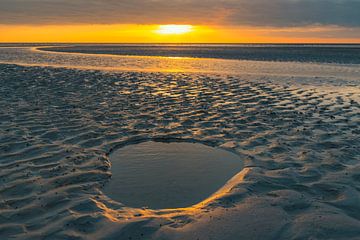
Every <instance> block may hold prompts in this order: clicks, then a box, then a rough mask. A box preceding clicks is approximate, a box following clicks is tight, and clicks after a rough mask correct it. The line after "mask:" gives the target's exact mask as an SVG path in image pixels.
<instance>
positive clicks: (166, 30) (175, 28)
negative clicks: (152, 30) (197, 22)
mask: <svg viewBox="0 0 360 240" xmlns="http://www.w3.org/2000/svg"><path fill="white" fill-rule="evenodd" d="M192 31H193V26H191V25H175V24H171V25H160V26H159V28H158V29H157V30H156V33H158V34H177V35H179V34H185V33H189V32H192Z"/></svg>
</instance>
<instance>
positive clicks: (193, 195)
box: [103, 142, 243, 209]
mask: <svg viewBox="0 0 360 240" xmlns="http://www.w3.org/2000/svg"><path fill="white" fill-rule="evenodd" d="M110 161H111V164H112V166H111V171H112V178H111V180H110V181H109V182H108V183H107V184H106V185H105V187H104V189H103V192H104V194H106V195H107V196H108V197H110V198H112V199H113V200H116V201H118V202H121V203H123V204H125V205H126V206H129V207H137V208H139V207H149V208H152V209H164V208H181V207H189V206H191V205H194V204H197V203H199V202H201V201H203V200H205V199H206V198H208V197H209V196H210V195H212V194H213V193H215V192H216V191H217V190H219V189H220V188H221V187H222V186H223V185H224V184H225V183H226V182H227V181H228V180H230V179H231V178H232V177H233V176H234V175H236V174H237V173H238V172H240V171H241V170H242V168H243V161H242V160H241V159H240V158H239V156H238V155H236V154H234V153H232V152H229V151H225V150H222V149H219V148H212V147H209V146H206V145H203V144H198V143H179V142H172V143H163V142H144V143H140V144H134V145H129V146H126V147H123V148H120V149H118V150H117V151H114V153H112V154H111V155H110Z"/></svg>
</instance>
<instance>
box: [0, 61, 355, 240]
mask: <svg viewBox="0 0 360 240" xmlns="http://www.w3.org/2000/svg"><path fill="white" fill-rule="evenodd" d="M309 81H310V80H309ZM0 82H1V84H0V106H1V107H0V169H1V171H0V239H9V238H16V239H52V240H54V239H132V240H134V239H310V238H311V237H312V238H313V239H359V238H360V162H359V160H360V101H359V93H360V88H359V85H358V84H355V85H354V83H350V84H347V83H346V82H344V83H342V84H338V83H337V84H334V85H331V82H330V83H328V84H327V86H324V87H321V83H319V84H318V86H311V85H309V84H307V85H306V86H305V85H304V86H299V84H283V83H282V82H279V83H276V81H272V78H271V77H269V78H261V79H258V80H256V81H255V80H254V79H252V78H250V77H249V78H246V77H241V76H225V75H216V74H211V75H207V74H190V73H188V74H185V73H140V72H122V73H121V72H105V71H97V70H76V69H66V68H51V67H22V66H17V65H6V64H1V65H0ZM149 140H153V141H165V142H166V141H185V142H199V143H203V144H206V145H209V146H216V147H221V148H224V149H229V150H230V151H233V152H236V153H237V154H239V155H240V156H241V158H242V159H243V161H244V164H245V165H244V170H243V171H242V172H240V173H239V174H237V175H236V176H234V178H233V179H231V180H230V181H229V182H228V183H227V184H226V185H225V186H224V187H223V188H221V189H219V191H218V192H216V193H214V195H213V196H212V197H210V198H209V199H207V200H206V201H204V202H202V203H199V204H197V205H194V206H189V208H184V209H163V210H152V209H147V208H141V209H136V208H130V207H127V206H125V205H124V204H122V203H120V202H115V201H113V200H111V199H109V198H108V197H107V196H105V195H104V194H102V192H101V190H102V188H103V186H104V184H106V183H107V181H108V180H109V178H110V177H111V175H112V172H111V169H110V162H109V154H110V153H111V152H112V151H113V150H114V149H116V148H119V147H121V146H126V145H129V144H132V143H139V142H144V141H149Z"/></svg>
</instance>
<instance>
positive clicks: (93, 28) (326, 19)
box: [0, 0, 360, 43]
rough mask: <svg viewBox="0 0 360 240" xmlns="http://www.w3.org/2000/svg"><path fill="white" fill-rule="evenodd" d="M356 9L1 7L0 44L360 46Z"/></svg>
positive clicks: (25, 2)
mask: <svg viewBox="0 0 360 240" xmlns="http://www.w3.org/2000/svg"><path fill="white" fill-rule="evenodd" d="M359 9H360V0H271V1H270V0H252V1H248V0H202V1H199V0H196V1H195V0H173V1H170V0H0V42H127V43H131V42H134V43H139V42H143V43H147V42H209V43H210V42H211V43H216V42H220V43H230V42H232V43H244V42H248V43H259V42H277V43H278V42H289V43H291V42H304V43H305V42H306V43H310V42H324V43H331V42H333V43H341V42H346V43H360V14H359V11H360V10H359ZM168 25H171V26H168ZM176 25H185V26H178V27H177V26H176ZM164 29H165V30H164Z"/></svg>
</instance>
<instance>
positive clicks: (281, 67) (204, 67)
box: [0, 47, 360, 80]
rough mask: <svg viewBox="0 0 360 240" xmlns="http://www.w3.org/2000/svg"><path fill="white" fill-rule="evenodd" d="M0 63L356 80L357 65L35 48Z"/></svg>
mask: <svg viewBox="0 0 360 240" xmlns="http://www.w3.org/2000/svg"><path fill="white" fill-rule="evenodd" d="M0 62H2V63H15V64H19V65H25V66H43V67H49V66H50V67H68V68H77V69H92V70H104V71H128V72H168V73H180V72H181V73H216V74H226V75H240V74H241V75H243V74H250V75H259V76H267V77H268V76H276V77H278V76H286V77H295V76H304V77H314V76H321V77H327V78H334V77H338V78H339V79H346V78H347V79H355V80H358V76H359V74H360V68H359V67H358V65H356V64H354V65H340V64H317V63H298V62H267V61H247V60H225V59H209V58H189V57H153V56H120V55H109V54H84V53H65V52H47V51H43V50H37V48H30V47H19V48H13V47H11V48H6V47H3V48H0Z"/></svg>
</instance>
